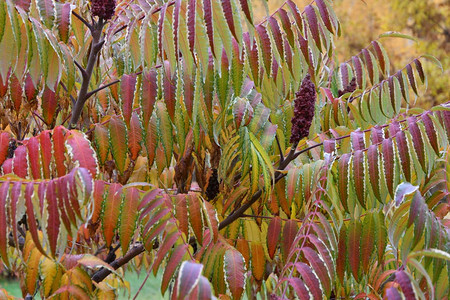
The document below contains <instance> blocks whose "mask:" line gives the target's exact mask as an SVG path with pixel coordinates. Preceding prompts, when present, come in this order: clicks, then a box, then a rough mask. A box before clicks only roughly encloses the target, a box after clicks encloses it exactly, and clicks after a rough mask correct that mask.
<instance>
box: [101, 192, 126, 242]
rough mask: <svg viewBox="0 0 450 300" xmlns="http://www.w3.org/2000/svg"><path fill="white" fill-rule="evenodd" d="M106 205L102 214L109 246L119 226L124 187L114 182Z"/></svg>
mask: <svg viewBox="0 0 450 300" xmlns="http://www.w3.org/2000/svg"><path fill="white" fill-rule="evenodd" d="M104 203H105V207H104V210H103V214H102V226H103V235H104V237H105V242H106V246H107V247H109V246H110V245H111V243H112V241H113V238H114V230H115V229H116V227H117V223H118V221H119V214H120V205H121V203H122V187H121V186H120V184H117V183H113V184H111V185H110V186H109V191H108V196H107V199H106V200H105V202H104Z"/></svg>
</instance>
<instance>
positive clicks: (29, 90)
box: [24, 73, 38, 102]
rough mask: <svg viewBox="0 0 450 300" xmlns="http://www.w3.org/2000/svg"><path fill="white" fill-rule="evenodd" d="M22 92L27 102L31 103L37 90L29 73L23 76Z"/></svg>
mask: <svg viewBox="0 0 450 300" xmlns="http://www.w3.org/2000/svg"><path fill="white" fill-rule="evenodd" d="M24 90H25V96H26V97H27V101H28V102H31V101H33V100H34V99H36V96H37V94H38V90H37V89H36V87H35V86H34V83H33V79H32V78H31V75H30V73H27V75H26V76H25V82H24Z"/></svg>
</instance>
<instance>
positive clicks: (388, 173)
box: [382, 138, 394, 197]
mask: <svg viewBox="0 0 450 300" xmlns="http://www.w3.org/2000/svg"><path fill="white" fill-rule="evenodd" d="M382 151H383V166H384V175H385V178H386V185H387V188H388V190H389V194H390V195H391V197H394V147H393V145H392V138H389V139H386V140H383V142H382Z"/></svg>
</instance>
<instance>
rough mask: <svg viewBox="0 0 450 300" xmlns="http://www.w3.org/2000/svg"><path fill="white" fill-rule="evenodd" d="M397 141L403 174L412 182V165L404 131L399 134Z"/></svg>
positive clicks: (396, 137)
mask: <svg viewBox="0 0 450 300" xmlns="http://www.w3.org/2000/svg"><path fill="white" fill-rule="evenodd" d="M395 139H396V141H397V147H398V154H399V156H400V161H401V165H402V170H403V174H404V175H405V179H406V181H407V182H411V165H410V160H409V149H408V144H407V142H406V136H405V133H404V132H403V131H399V132H397V134H396V135H395Z"/></svg>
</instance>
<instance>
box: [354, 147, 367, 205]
mask: <svg viewBox="0 0 450 300" xmlns="http://www.w3.org/2000/svg"><path fill="white" fill-rule="evenodd" d="M364 165H365V163H364V152H363V151H362V150H357V151H355V153H354V154H353V163H352V167H353V180H354V184H355V190H356V196H357V198H358V201H359V203H360V204H361V206H362V207H364V208H365V207H366V203H365V171H364Z"/></svg>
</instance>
